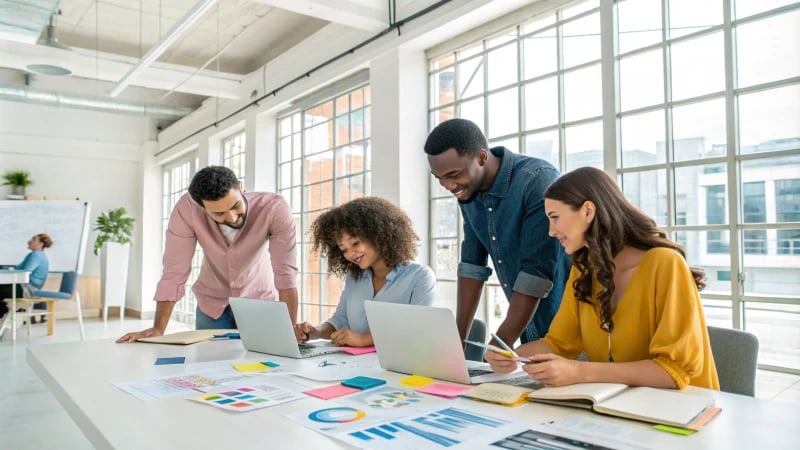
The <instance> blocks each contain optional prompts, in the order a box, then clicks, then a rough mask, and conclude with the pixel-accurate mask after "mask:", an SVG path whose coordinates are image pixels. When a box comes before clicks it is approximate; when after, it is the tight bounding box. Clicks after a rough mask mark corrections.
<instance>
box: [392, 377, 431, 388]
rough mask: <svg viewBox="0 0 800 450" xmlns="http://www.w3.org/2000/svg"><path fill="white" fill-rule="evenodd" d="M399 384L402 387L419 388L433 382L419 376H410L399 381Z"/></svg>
mask: <svg viewBox="0 0 800 450" xmlns="http://www.w3.org/2000/svg"><path fill="white" fill-rule="evenodd" d="M400 383H402V384H403V385H404V386H411V387H420V386H425V385H428V384H431V383H433V380H432V379H430V378H428V377H423V376H421V375H411V376H410V377H405V378H403V379H402V380H400Z"/></svg>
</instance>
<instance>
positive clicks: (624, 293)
mask: <svg viewBox="0 0 800 450" xmlns="http://www.w3.org/2000/svg"><path fill="white" fill-rule="evenodd" d="M544 196H545V201H544V203H545V212H546V214H547V216H548V217H549V218H550V236H553V237H555V238H556V239H558V240H559V242H560V243H561V245H563V246H564V249H565V251H566V252H567V253H568V254H570V255H572V271H571V273H570V277H569V280H568V281H567V286H566V289H565V290H564V300H563V301H562V303H561V307H560V309H559V310H558V313H557V314H556V316H555V318H554V319H553V323H552V325H550V330H549V332H548V333H547V335H546V336H545V337H544V338H542V339H540V340H538V341H534V342H531V343H528V344H525V345H523V346H521V347H519V348H518V349H517V353H518V354H520V355H522V356H527V357H528V358H530V359H531V360H532V361H533V362H532V363H529V364H525V365H524V366H523V369H524V370H525V371H526V372H527V373H528V374H529V375H530V376H531V377H532V378H534V379H536V380H539V381H541V382H543V383H545V384H547V385H550V386H563V385H568V384H575V383H589V382H607V383H624V384H628V385H634V386H651V387H659V388H683V387H685V386H687V385H693V386H699V387H704V388H710V389H719V381H718V379H717V369H716V366H715V365H714V358H713V356H712V354H711V345H710V342H709V339H708V330H707V329H706V323H705V317H704V316H703V309H702V305H701V303H700V294H699V289H702V288H703V287H704V283H703V279H704V274H703V272H702V271H701V270H699V269H694V268H691V267H689V266H688V264H687V263H686V258H685V254H684V251H683V249H682V248H681V247H680V246H679V245H678V244H676V243H675V242H673V241H671V240H669V239H668V238H667V235H666V233H664V232H663V231H661V230H660V229H658V227H657V226H656V223H655V221H653V220H652V219H651V218H650V217H648V216H647V215H646V214H644V213H643V212H642V211H640V210H639V209H637V208H636V207H634V206H633V205H632V204H631V203H630V202H628V201H627V200H626V199H625V197H624V196H623V194H622V192H621V191H620V189H619V187H618V186H617V185H616V183H615V182H614V180H613V179H612V178H611V177H610V176H608V175H607V174H606V173H605V172H603V171H602V170H599V169H595V168H592V167H582V168H579V169H576V170H573V171H572V172H569V173H567V174H565V175H563V176H562V177H561V178H559V179H558V180H556V181H555V182H554V183H553V184H552V185H550V187H549V188H548V189H547V191H545V195H544ZM584 351H585V352H586V356H587V359H588V361H577V360H576V358H577V357H578V356H579V355H580V354H581V352H584ZM486 360H487V361H488V362H489V363H490V364H491V366H492V368H493V369H494V370H495V371H497V372H510V371H512V370H514V369H516V367H517V362H516V361H515V360H513V359H511V358H508V357H506V356H503V355H500V354H499V353H496V352H487V353H486Z"/></svg>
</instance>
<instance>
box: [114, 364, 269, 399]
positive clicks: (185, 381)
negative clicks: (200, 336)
mask: <svg viewBox="0 0 800 450" xmlns="http://www.w3.org/2000/svg"><path fill="white" fill-rule="evenodd" d="M265 376H269V375H264V374H247V373H241V372H239V371H237V370H235V369H234V368H233V367H231V366H228V367H224V368H217V369H211V370H205V371H198V372H195V373H182V374H179V375H172V376H168V377H162V378H154V379H149V380H138V381H126V382H120V383H113V384H114V386H116V387H117V388H119V389H121V390H123V391H125V392H127V393H128V394H131V395H133V396H134V397H136V398H138V399H140V400H144V401H151V400H160V399H163V398H170V397H180V396H187V395H189V394H195V393H197V392H211V391H214V390H217V389H224V388H225V387H230V386H232V385H239V386H248V385H251V384H253V383H255V382H257V381H263V380H264V378H262V377H265Z"/></svg>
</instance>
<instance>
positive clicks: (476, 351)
mask: <svg viewBox="0 0 800 450" xmlns="http://www.w3.org/2000/svg"><path fill="white" fill-rule="evenodd" d="M467 340H469V341H474V342H486V322H484V321H482V320H481V319H473V320H472V327H470V329H469V334H468V335H467ZM483 352H484V348H483V347H478V346H476V345H472V344H467V348H465V349H464V358H466V359H467V360H469V361H483Z"/></svg>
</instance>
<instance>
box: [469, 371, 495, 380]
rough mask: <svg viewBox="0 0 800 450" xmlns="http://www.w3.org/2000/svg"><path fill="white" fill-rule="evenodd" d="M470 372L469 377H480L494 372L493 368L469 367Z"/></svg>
mask: <svg viewBox="0 0 800 450" xmlns="http://www.w3.org/2000/svg"><path fill="white" fill-rule="evenodd" d="M467 372H469V377H470V378H472V377H479V376H481V375H489V374H490V373H494V372H492V371H491V370H483V369H467Z"/></svg>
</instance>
